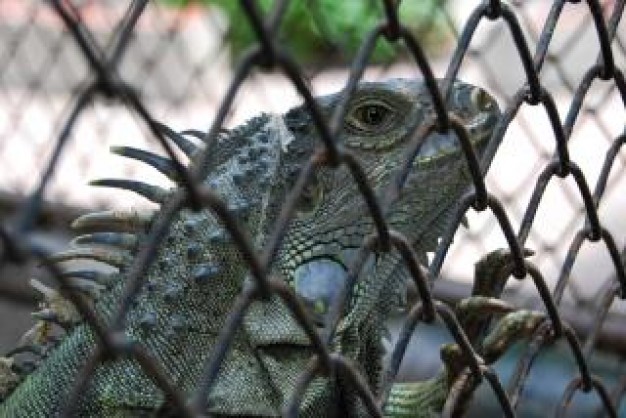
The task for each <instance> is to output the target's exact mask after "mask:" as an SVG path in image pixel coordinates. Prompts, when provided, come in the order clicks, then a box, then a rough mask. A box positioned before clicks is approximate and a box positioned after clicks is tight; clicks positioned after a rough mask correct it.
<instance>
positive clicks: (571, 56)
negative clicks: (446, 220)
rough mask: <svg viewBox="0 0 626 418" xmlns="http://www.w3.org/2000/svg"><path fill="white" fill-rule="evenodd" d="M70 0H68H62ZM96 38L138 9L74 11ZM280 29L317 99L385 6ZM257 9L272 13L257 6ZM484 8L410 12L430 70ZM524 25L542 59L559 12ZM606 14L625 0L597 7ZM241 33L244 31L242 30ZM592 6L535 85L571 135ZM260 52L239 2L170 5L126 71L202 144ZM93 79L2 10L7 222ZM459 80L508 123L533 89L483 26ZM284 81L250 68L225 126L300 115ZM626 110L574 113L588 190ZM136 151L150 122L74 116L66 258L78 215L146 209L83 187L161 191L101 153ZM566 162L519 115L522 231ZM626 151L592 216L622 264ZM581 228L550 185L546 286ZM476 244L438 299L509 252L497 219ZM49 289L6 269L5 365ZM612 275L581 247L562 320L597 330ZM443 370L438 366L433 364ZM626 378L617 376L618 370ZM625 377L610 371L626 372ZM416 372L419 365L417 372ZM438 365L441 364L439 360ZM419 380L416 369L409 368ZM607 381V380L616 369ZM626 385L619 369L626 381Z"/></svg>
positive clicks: (161, 115)
mask: <svg viewBox="0 0 626 418" xmlns="http://www.w3.org/2000/svg"><path fill="white" fill-rule="evenodd" d="M68 1H69V0H68ZM71 3H72V4H73V5H74V7H75V9H76V10H77V12H78V14H79V16H80V19H81V21H82V22H83V23H84V25H85V26H86V27H87V28H89V30H90V31H91V33H92V35H93V36H94V38H95V40H96V41H97V42H98V43H100V44H101V45H103V46H105V45H107V44H109V43H111V42H112V40H113V39H114V34H115V33H116V30H117V27H118V25H119V23H120V20H121V19H122V18H123V16H124V13H125V12H126V9H127V8H128V3H127V2H124V1H119V0H92V1H91V0H80V1H79V0H74V1H71ZM292 3H293V5H292V6H290V9H289V11H288V13H287V16H286V18H285V21H284V22H283V24H282V25H281V30H280V32H279V35H278V36H279V37H280V38H281V43H282V44H284V45H285V46H286V47H287V48H290V49H291V50H292V52H293V53H294V54H295V57H296V59H297V60H298V62H299V63H300V64H301V66H302V67H303V68H304V71H305V75H306V78H307V80H308V82H309V83H310V85H311V86H312V88H313V91H314V92H315V93H316V94H318V95H321V94H325V93H331V92H335V91H337V90H338V89H340V88H341V87H342V86H343V85H344V84H345V82H346V80H347V78H348V67H349V66H350V64H351V61H352V60H353V58H354V57H355V55H356V51H357V49H358V47H359V45H360V43H361V41H362V39H363V37H364V36H365V34H366V33H367V32H368V31H369V30H371V28H372V27H373V25H374V24H375V23H376V22H378V21H380V19H381V17H382V16H383V14H382V7H381V6H380V2H379V1H374V0H372V1H367V0H364V1H345V2H336V1H332V0H326V1H306V0H302V1H294V2H292ZM260 4H261V6H262V7H263V8H266V9H267V6H268V5H270V4H271V2H268V1H263V2H260ZM477 4H479V2H478V1H467V0H454V1H453V0H449V1H436V0H429V1H408V0H407V1H404V2H403V3H402V5H401V7H400V16H401V19H402V21H403V22H404V23H405V24H407V25H408V26H409V27H410V29H411V31H412V32H413V33H414V34H415V35H416V36H417V38H418V39H419V41H420V42H422V46H423V47H424V48H425V51H426V55H427V56H428V58H429V61H430V63H431V65H432V67H433V69H434V71H435V74H436V75H437V76H439V77H442V76H443V75H444V74H445V71H446V69H447V67H448V64H449V62H450V58H451V55H452V52H453V51H454V49H455V48H456V46H457V39H458V36H459V32H460V31H462V29H463V26H464V25H465V23H466V21H467V19H468V17H469V15H470V13H471V12H472V10H473V8H474V7H476V5H477ZM510 4H511V6H512V8H513V9H514V10H515V13H516V16H517V18H518V19H519V20H520V23H521V24H522V28H523V30H524V34H525V37H526V42H527V43H528V44H529V46H530V50H531V53H532V52H533V51H534V48H535V47H536V44H537V40H538V38H539V35H540V33H541V30H542V28H543V25H544V23H545V21H546V18H547V17H548V14H549V12H550V8H551V6H552V2H550V1H546V0H526V1H512V2H510ZM601 5H602V8H603V12H604V14H605V17H608V16H609V15H610V12H611V11H612V10H613V8H614V7H615V1H610V0H607V1H602V2H601ZM241 22H244V23H241ZM597 38H598V36H597V32H596V29H595V27H594V24H593V20H592V17H591V14H590V13H589V10H588V8H587V7H586V6H585V2H581V3H579V4H571V5H570V4H566V5H565V6H564V10H563V13H562V15H561V17H560V20H559V23H558V25H557V27H556V30H555V33H554V36H553V40H552V41H551V44H550V47H549V52H548V56H547V59H546V62H545V64H544V66H543V68H542V70H541V73H540V79H541V82H542V85H543V86H544V87H545V88H546V89H547V90H548V91H549V92H550V93H551V94H552V96H553V98H554V100H555V102H556V105H557V108H558V110H559V113H560V116H561V120H563V119H564V118H565V115H566V114H567V111H568V109H569V108H570V105H571V101H572V97H573V92H574V90H575V89H576V88H577V87H578V85H579V84H580V82H581V79H582V77H583V74H584V73H585V72H586V71H587V70H588V69H589V68H590V66H591V65H592V64H593V63H595V61H596V58H597V57H598V54H599V43H598V39H597ZM253 42H256V40H255V39H254V37H253V36H252V33H251V31H250V29H249V27H248V25H247V21H246V19H245V17H243V16H242V15H240V12H239V11H238V2H234V1H229V0H222V1H217V0H216V1H209V0H205V1H191V0H162V1H153V2H150V3H149V4H148V6H147V7H146V10H145V11H144V12H143V14H142V15H141V18H140V20H139V21H138V24H137V26H136V28H135V30H134V33H133V35H132V37H131V43H130V44H129V45H128V49H127V52H126V53H125V55H124V57H123V59H122V61H121V64H120V67H119V74H120V75H121V76H122V78H123V79H124V80H125V81H127V82H128V83H129V84H131V85H132V86H134V87H135V88H136V89H137V91H138V92H139V93H140V94H141V98H142V101H143V103H144V104H145V105H146V106H147V107H148V109H149V110H150V112H151V114H152V115H153V117H155V118H156V119H157V120H159V121H161V122H164V123H166V124H167V125H169V126H171V127H172V128H175V129H179V130H180V129H189V128H193V129H199V130H202V131H206V130H208V129H209V127H210V125H211V122H212V119H213V117H214V115H215V113H216V110H217V109H218V107H219V106H220V103H221V101H222V99H223V96H224V93H225V91H226V88H227V87H228V83H229V82H230V80H231V78H232V75H233V67H234V65H235V64H236V62H237V60H238V58H239V57H240V56H241V54H242V52H243V51H245V49H246V48H247V47H248V46H249V45H250V44H251V43H253ZM378 44H379V45H378V48H377V51H376V54H375V57H374V59H373V61H372V62H371V63H370V65H369V66H368V69H367V71H366V76H365V79H367V80H381V79H386V78H390V77H413V78H421V76H420V73H419V70H418V69H417V67H416V66H415V64H414V63H413V62H412V60H411V58H410V57H409V56H408V55H407V54H406V52H405V51H403V50H402V49H401V48H398V47H397V46H395V45H394V46H390V45H389V44H386V43H385V41H384V40H380V41H379V42H378ZM625 45H626V29H625V28H624V27H623V25H621V26H619V27H618V30H617V34H616V39H615V41H614V42H613V43H612V47H613V53H614V57H615V60H616V65H617V67H618V68H623V67H624V60H625V57H626V54H625V52H626V50H625ZM91 77H92V75H91V74H90V69H89V67H88V65H87V62H86V61H85V59H84V56H83V54H82V53H81V51H80V50H79V49H78V47H77V45H76V43H75V40H74V38H73V37H72V36H71V35H70V34H69V33H68V32H67V30H66V28H65V25H64V24H63V22H62V21H61V20H60V18H59V17H58V16H57V15H56V14H55V13H54V11H53V10H52V9H51V8H49V7H48V6H47V4H46V2H42V1H39V0H0V216H1V219H2V221H3V223H5V224H8V225H10V224H11V221H12V219H14V217H15V216H16V215H17V213H16V210H17V208H19V204H20V202H22V200H23V199H24V198H25V197H26V196H28V194H29V193H30V192H32V190H33V189H34V187H35V186H36V185H37V182H38V181H39V178H40V175H41V173H42V171H43V169H44V167H45V165H46V163H47V161H48V160H49V158H50V155H51V151H52V150H53V148H54V145H55V142H56V138H57V137H58V135H59V133H60V130H61V129H63V127H64V124H65V122H66V119H67V117H68V112H69V110H70V109H71V107H72V106H73V102H74V100H75V98H76V94H77V92H78V91H79V90H80V88H81V86H84V85H85V83H86V82H87V81H88V80H90V79H91ZM460 78H461V79H463V80H464V81H467V82H470V83H473V84H476V85H479V86H482V87H484V88H485V89H487V90H488V91H490V92H491V93H493V94H494V95H495V96H496V97H497V98H498V100H499V102H500V105H501V108H505V107H506V106H507V104H508V103H510V99H511V97H512V95H513V94H515V93H516V92H517V91H518V90H519V89H520V88H521V87H522V86H523V85H524V84H525V82H526V77H525V74H524V72H523V68H522V65H521V62H520V59H519V57H518V52H517V51H516V49H515V47H514V44H513V42H512V38H511V36H510V33H509V30H508V28H507V27H506V26H505V25H504V24H503V23H502V21H496V22H493V23H492V22H489V21H486V20H484V21H483V22H482V23H481V24H480V26H479V29H478V31H477V32H476V34H475V35H474V37H473V39H472V42H471V45H470V49H469V53H468V54H467V55H466V58H465V60H464V62H463V66H462V70H461V73H460ZM300 101H301V100H300V98H299V96H298V94H297V92H296V91H295V89H294V88H293V86H292V84H291V82H290V81H289V80H287V79H286V77H285V76H283V75H282V74H280V73H266V72H260V71H256V72H254V73H253V75H252V76H251V77H249V78H248V79H247V80H246V82H245V83H244V85H243V88H242V89H241V90H240V92H239V93H238V94H237V98H236V100H235V105H234V106H233V108H232V111H231V114H230V115H229V117H228V119H227V124H226V125H227V126H235V125H237V124H239V123H240V122H242V121H244V120H245V119H247V118H248V117H250V116H252V115H255V114H258V113H259V112H261V111H264V112H278V113H281V112H285V111H286V110H288V109H289V108H290V107H292V106H293V105H296V104H298V103H300ZM624 120H625V114H624V105H623V103H622V102H621V100H620V96H619V94H618V92H617V89H616V87H615V83H614V82H612V81H610V82H602V81H598V80H597V81H595V82H594V83H593V85H592V87H591V89H590V91H589V93H588V94H587V95H586V96H585V98H584V102H583V105H582V110H581V115H580V116H579V118H578V121H577V123H576V125H575V127H574V131H573V133H572V136H571V139H570V141H569V150H570V155H571V159H572V160H573V161H574V162H576V163H577V164H578V165H579V166H580V167H581V169H582V170H583V172H584V174H585V178H586V180H587V182H588V184H590V185H591V187H592V188H593V185H595V183H596V180H597V178H598V175H599V172H600V168H601V166H602V164H603V162H604V158H605V154H606V152H607V149H608V148H609V146H610V144H611V143H612V141H613V140H614V139H615V138H616V137H617V136H618V135H620V134H621V133H622V132H623V130H624ZM120 144H123V145H130V146H134V147H137V148H143V149H150V150H153V151H155V152H160V151H161V149H160V147H159V145H158V144H157V143H156V141H155V140H154V138H153V137H152V136H151V135H150V134H149V133H148V131H147V129H146V126H145V124H144V123H143V121H142V120H141V118H138V117H137V116H136V115H135V114H134V113H133V112H132V111H129V109H128V108H126V107H125V106H124V105H123V104H121V103H120V102H119V101H117V100H108V99H106V98H101V99H98V100H97V101H95V102H92V103H91V104H90V105H89V107H88V109H87V110H86V111H84V112H83V113H81V114H80V116H79V120H78V122H77V124H76V125H75V126H74V130H73V133H72V135H71V138H70V142H69V143H68V145H67V148H66V149H65V151H64V152H63V155H62V158H61V160H60V162H59V164H58V165H57V166H56V169H55V172H54V177H53V180H52V183H51V184H50V185H49V187H47V189H46V192H45V200H46V206H45V211H44V212H43V213H42V214H41V216H40V217H39V218H38V221H37V233H38V234H39V235H40V239H41V240H43V241H46V242H47V243H51V244H52V245H56V246H58V247H59V249H62V248H64V246H66V243H67V239H68V236H69V235H68V231H67V225H68V222H70V221H71V219H72V218H73V217H75V216H76V215H78V214H80V213H83V212H84V211H86V210H88V209H90V210H91V209H94V208H128V207H131V206H133V207H137V206H146V205H148V204H147V203H146V202H145V201H144V200H142V199H140V198H138V197H136V196H135V195H134V194H131V193H127V192H124V191H116V190H113V189H98V188H95V187H89V186H88V185H87V182H88V181H89V180H92V179H97V178H102V177H122V178H141V179H142V180H144V181H146V182H148V183H155V184H164V185H167V184H168V183H167V182H166V181H165V179H164V178H162V177H161V176H160V175H159V174H155V173H154V172H153V171H154V170H150V169H149V168H144V167H143V166H142V165H141V164H133V163H131V162H127V161H130V160H127V159H123V158H120V157H116V156H114V155H112V154H110V153H109V152H108V149H109V147H110V146H112V145H120ZM554 149H555V141H554V135H553V133H552V130H551V128H550V124H549V121H548V118H547V117H546V114H545V111H544V110H543V109H542V108H541V107H531V106H522V108H521V110H520V112H519V113H518V115H517V116H516V117H515V119H514V121H513V122H512V124H511V126H510V127H509V129H508V131H507V133H506V137H505V139H504V142H503V145H502V146H501V148H500V150H499V152H498V154H497V155H496V158H495V160H494V162H493V165H492V167H491V169H490V171H489V174H488V176H487V181H488V189H489V190H490V192H491V193H492V194H494V195H496V196H497V197H498V198H499V199H500V200H501V202H503V203H504V205H505V208H506V211H507V214H508V216H509V219H510V221H511V223H512V225H513V228H514V230H517V229H518V228H519V225H520V222H521V219H522V216H523V215H524V212H525V210H526V206H527V205H528V202H529V199H530V196H531V193H532V191H533V189H534V187H535V183H536V181H537V176H538V175H539V172H540V171H541V169H542V168H543V167H544V166H545V165H546V164H547V163H548V162H549V161H550V159H551V158H552V155H553V153H554ZM625 163H626V154H625V153H624V152H622V153H621V155H618V158H617V160H616V162H615V163H614V165H613V168H612V170H611V174H610V177H609V181H608V186H607V189H606V191H605V194H604V196H603V199H602V203H601V205H600V208H599V213H600V219H601V221H602V224H603V226H604V227H605V228H606V229H608V230H609V231H611V233H612V234H613V237H614V238H615V240H616V244H617V246H618V248H619V249H621V248H623V246H624V243H625V237H626V216H625V213H626V211H625V210H624V208H626V173H625V169H626V168H625ZM584 220H585V214H584V211H583V204H582V200H581V198H580V193H579V191H578V189H577V188H576V187H575V183H574V181H573V180H572V179H571V177H570V178H568V179H567V180H557V181H554V180H553V181H552V182H551V183H550V185H549V186H548V190H547V192H546V194H545V195H544V197H543V198H542V202H541V204H540V206H539V211H538V213H537V217H536V219H535V221H534V223H533V228H532V230H531V234H530V237H529V240H528V242H527V244H526V246H527V247H529V248H532V249H533V250H535V252H536V255H535V256H534V257H533V258H532V261H533V262H534V263H536V264H537V265H538V266H539V268H540V269H541V271H542V273H543V275H544V277H545V278H546V280H547V281H548V285H549V287H550V288H551V289H552V288H553V286H554V284H555V282H556V280H557V278H558V276H559V273H560V271H561V268H562V265H563V263H564V261H565V256H566V252H567V250H568V248H569V246H570V243H571V241H572V239H573V237H574V235H575V233H576V232H577V231H578V230H579V229H580V228H581V226H582V225H583V224H584ZM469 224H470V227H469V229H462V230H460V231H458V232H457V235H456V236H455V243H454V244H453V246H452V248H451V251H450V254H449V257H448V258H446V261H445V264H444V271H443V276H444V277H445V278H446V280H445V281H440V282H438V283H437V285H436V288H437V290H438V292H440V294H441V295H444V296H445V297H449V298H455V297H463V296H467V287H466V285H464V283H465V284H466V283H467V282H468V280H469V279H470V278H471V276H472V273H473V264H474V263H475V262H476V261H477V260H478V259H479V258H480V255H482V254H485V253H486V252H487V251H489V250H492V249H496V248H500V247H505V246H506V243H505V240H504V238H503V237H502V234H501V232H500V230H499V229H498V228H497V226H496V225H495V223H494V220H493V217H492V216H490V215H486V214H481V215H472V214H470V216H469ZM33 276H41V273H38V272H37V270H36V266H32V269H31V270H30V271H28V270H25V269H24V268H23V267H19V268H17V267H15V266H11V265H7V264H5V265H3V266H2V268H1V269H0V309H1V310H0V315H1V316H0V318H2V319H1V321H2V325H1V327H0V352H5V351H6V350H8V349H9V348H10V347H11V346H13V345H14V344H15V341H16V339H17V338H19V336H20V335H21V334H22V333H23V332H24V330H26V329H27V327H28V326H29V324H30V323H31V320H30V318H29V312H30V311H31V310H32V305H33V303H34V301H35V300H36V297H37V295H35V294H34V293H33V291H32V290H31V289H29V288H28V287H27V286H26V283H27V282H28V279H29V278H30V277H33ZM613 276H614V268H613V265H612V263H611V260H610V258H609V256H608V254H607V251H606V250H605V247H604V245H603V244H602V243H601V242H600V243H597V244H589V243H585V244H584V245H583V247H582V250H581V252H580V254H579V255H578V257H577V259H576V262H575V263H574V268H573V271H572V279H571V281H570V282H569V285H568V287H567V290H566V296H565V301H564V306H563V310H564V311H568V312H572V313H576V315H574V316H573V317H572V318H573V319H572V321H576V320H577V321H580V324H578V325H579V326H580V327H581V328H580V329H581V330H584V329H585V327H586V329H587V331H589V329H590V328H591V327H592V324H591V320H592V318H593V317H592V315H591V314H592V313H593V312H594V306H595V305H594V304H595V303H596V302H597V301H598V299H599V298H600V295H602V294H603V292H604V291H605V290H606V287H607V286H609V285H610V283H612V282H611V280H612V277H613ZM509 287H510V288H509V289H508V291H507V294H508V297H509V298H510V299H512V300H514V301H515V302H516V303H517V304H518V305H520V306H530V307H540V306H541V304H540V302H539V300H538V299H537V296H536V291H535V290H534V287H533V285H532V283H530V281H529V280H525V281H522V282H517V281H515V283H511V285H510V286H509ZM625 307H626V305H625V304H624V302H623V301H620V300H618V299H617V298H616V299H615V301H614V303H613V304H612V307H611V314H610V315H609V318H608V319H607V320H606V321H605V322H604V324H603V331H604V332H606V333H608V334H607V335H609V336H610V338H612V340H611V339H610V341H611V343H609V349H608V351H613V352H614V353H619V354H621V355H622V357H623V356H624V354H626V322H625V321H626V318H625V317H624V316H623V315H625V314H626V309H625ZM436 360H437V359H435V363H436ZM617 363H619V364H620V367H623V364H622V362H621V361H618V362H617ZM617 363H616V364H617ZM407 364H409V365H410V361H409V362H408V363H407ZM437 364H438V363H437ZM415 367H416V368H417V367H419V366H417V365H416V366H415ZM611 367H613V366H611ZM621 370H624V369H623V368H622V369H621Z"/></svg>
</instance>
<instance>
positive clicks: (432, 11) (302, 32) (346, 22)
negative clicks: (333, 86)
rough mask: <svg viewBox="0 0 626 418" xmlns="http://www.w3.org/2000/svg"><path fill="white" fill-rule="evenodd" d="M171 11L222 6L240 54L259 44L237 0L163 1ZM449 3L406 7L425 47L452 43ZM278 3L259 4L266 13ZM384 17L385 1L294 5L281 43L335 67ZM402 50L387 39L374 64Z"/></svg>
mask: <svg viewBox="0 0 626 418" xmlns="http://www.w3.org/2000/svg"><path fill="white" fill-rule="evenodd" d="M160 1H161V2H162V3H165V4H167V5H169V6H171V7H185V6H189V5H192V4H196V5H197V4H200V5H204V6H209V7H211V6H215V7H218V8H219V9H220V10H221V11H222V12H223V13H224V14H225V15H226V17H227V19H228V22H229V31H228V35H227V41H228V42H229V43H230V46H231V48H232V51H233V53H234V54H238V53H239V52H241V51H242V50H243V49H245V48H247V47H248V46H250V45H251V44H253V43H255V42H256V37H255V35H254V33H253V31H252V29H251V27H250V25H249V23H248V19H247V17H246V16H245V15H244V14H243V12H242V10H241V6H240V2H239V1H236V0H160ZM445 1H446V0H405V1H403V2H402V3H401V4H400V9H399V14H400V19H401V22H402V23H403V24H404V25H405V26H407V27H408V28H409V30H410V31H411V32H412V33H413V34H414V35H415V36H416V39H418V40H419V42H420V44H421V45H422V47H424V48H426V50H427V51H429V52H433V53H436V52H437V50H440V49H441V45H442V44H443V43H445V42H446V41H447V40H448V37H449V33H448V32H447V31H446V30H445V28H446V25H445V20H444V18H443V16H442V15H441V13H438V12H437V11H438V10H439V9H440V7H441V4H442V3H444V2H445ZM272 4H273V0H258V1H257V5H258V6H259V8H260V9H261V10H263V12H266V13H267V11H268V10H270V9H271V6H272ZM383 19H384V12H383V6H382V4H381V2H380V0H298V1H292V2H290V4H289V6H288V7H287V11H286V14H285V16H284V19H283V20H282V22H281V26H280V30H279V34H278V36H279V41H280V44H281V45H287V46H288V47H289V48H290V50H291V51H292V53H294V54H295V56H296V58H297V59H298V60H300V61H303V62H305V63H309V64H311V63H324V62H327V61H329V60H330V59H332V63H333V64H339V65H341V64H344V63H346V62H349V61H350V58H351V57H353V56H354V54H355V53H356V51H357V50H358V48H359V46H360V44H361V42H362V41H363V39H364V38H365V36H366V34H367V33H368V32H369V31H371V30H372V29H373V28H374V27H375V26H376V25H377V24H378V23H379V22H381V21H382V20H383ZM394 48H397V47H396V46H392V45H390V44H389V43H387V42H386V41H385V40H384V39H380V40H379V41H378V43H377V45H376V49H375V51H374V55H373V57H372V62H376V63H386V62H389V61H390V60H391V59H392V58H395V57H396V56H397V54H396V53H395V52H394Z"/></svg>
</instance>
